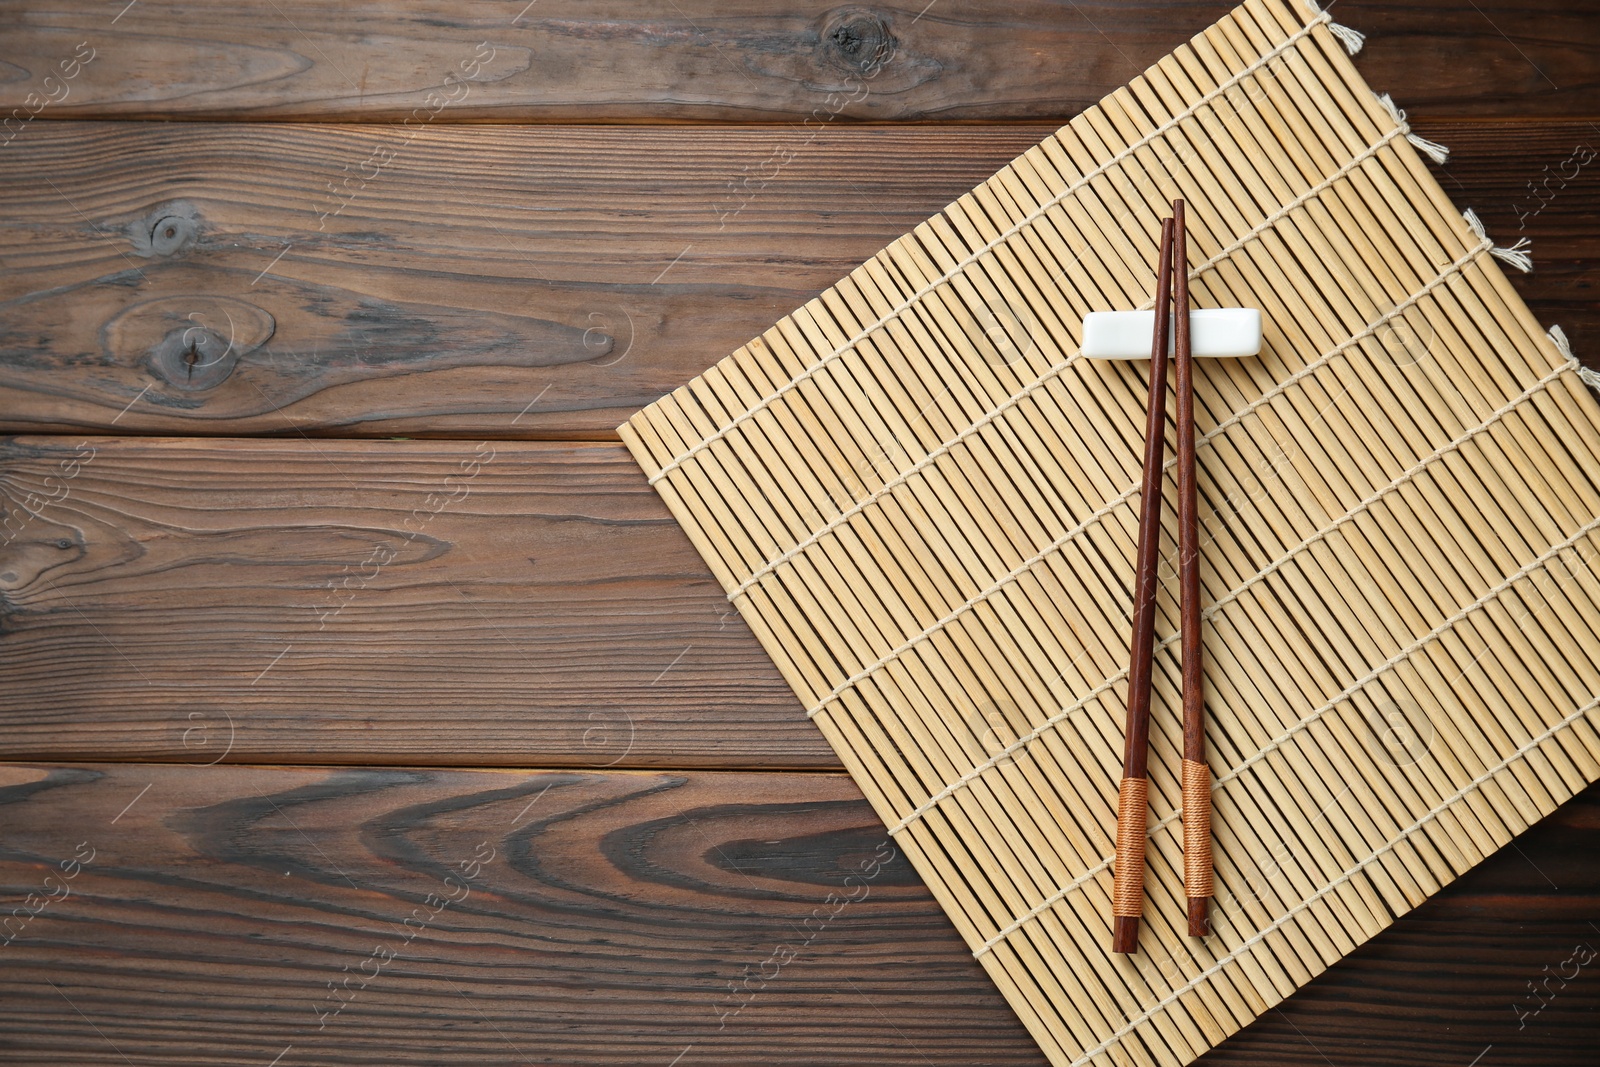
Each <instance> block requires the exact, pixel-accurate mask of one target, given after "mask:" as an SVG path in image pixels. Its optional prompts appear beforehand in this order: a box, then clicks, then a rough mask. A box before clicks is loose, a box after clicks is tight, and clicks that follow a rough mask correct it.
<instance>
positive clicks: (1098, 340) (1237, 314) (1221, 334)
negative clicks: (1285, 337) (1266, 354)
mask: <svg viewBox="0 0 1600 1067" xmlns="http://www.w3.org/2000/svg"><path fill="white" fill-rule="evenodd" d="M1155 328H1156V313H1155V312H1154V311H1091V312H1089V314H1087V315H1085V316H1084V317H1083V346H1082V352H1083V355H1084V356H1086V357H1087V358H1089V359H1149V358H1150V335H1151V334H1152V333H1154V332H1155ZM1168 339H1169V341H1168V343H1169V345H1170V343H1171V340H1170V339H1171V332H1170V330H1169V332H1168ZM1189 346H1190V350H1191V352H1192V354H1193V355H1194V357H1195V358H1196V359H1239V358H1242V357H1245V356H1253V355H1255V354H1256V353H1258V352H1260V351H1261V312H1260V311H1258V310H1256V309H1255V308H1195V309H1194V310H1192V311H1190V312H1189Z"/></svg>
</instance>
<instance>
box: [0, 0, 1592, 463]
mask: <svg viewBox="0 0 1600 1067" xmlns="http://www.w3.org/2000/svg"><path fill="white" fill-rule="evenodd" d="M130 17H131V16H130ZM1419 129H1421V130H1422V132H1423V133H1425V134H1426V135H1427V136H1429V137H1432V138H1434V139H1436V140H1439V141H1442V142H1444V143H1446V144H1448V145H1449V146H1450V147H1451V148H1452V149H1453V150H1454V153H1455V154H1454V156H1453V157H1452V159H1451V161H1450V163H1449V164H1448V165H1447V167H1446V168H1445V170H1444V171H1443V174H1442V180H1443V182H1444V184H1445V187H1446V188H1447V190H1449V192H1450V194H1451V195H1452V196H1453V197H1455V198H1456V200H1457V202H1458V203H1461V204H1462V205H1463V206H1466V205H1471V206H1473V207H1474V208H1476V209H1477V210H1478V212H1479V213H1480V214H1481V215H1483V216H1484V218H1485V220H1486V222H1487V223H1488V224H1489V227H1490V233H1491V235H1493V236H1495V237H1496V238H1497V239H1503V240H1505V241H1506V242H1507V243H1510V242H1511V241H1513V240H1515V239H1516V238H1517V237H1520V236H1528V237H1531V238H1532V240H1533V243H1534V249H1533V250H1534V256H1535V262H1536V265H1537V269H1536V270H1535V272H1534V274H1533V275H1531V276H1528V277H1526V278H1524V277H1521V276H1519V277H1518V278H1517V279H1516V284H1517V285H1518V287H1519V290H1520V291H1521V292H1522V294H1523V295H1524V296H1525V297H1526V298H1527V299H1528V300H1529V301H1530V303H1531V304H1532V306H1533V308H1534V311H1535V312H1536V313H1537V314H1539V315H1541V317H1543V318H1544V319H1545V321H1556V322H1560V323H1562V324H1563V326H1565V328H1566V329H1567V331H1568V333H1569V334H1570V335H1571V336H1572V338H1573V341H1574V344H1575V346H1576V349H1577V351H1578V352H1580V353H1584V352H1591V353H1592V352H1600V312H1597V309H1596V306H1595V302H1594V293H1595V291H1596V284H1597V281H1600V273H1597V272H1600V213H1597V211H1596V207H1595V205H1596V204H1597V203H1600V196H1597V193H1600V161H1594V160H1591V161H1590V162H1588V163H1587V164H1580V163H1578V162H1575V160H1578V159H1583V158H1585V152H1584V150H1585V149H1588V151H1589V152H1590V153H1592V152H1593V151H1594V150H1595V149H1600V134H1597V133H1596V132H1595V129H1594V128H1593V127H1592V126H1589V125H1588V124H1585V123H1550V124H1538V125H1534V126H1531V127H1530V126H1528V125H1526V124H1520V123H1519V124H1511V123H1494V124H1484V125H1464V124H1458V125H1452V126H1433V125H1424V126H1419ZM1049 132H1050V129H1049V128H1048V127H1043V126H1030V127H995V128H970V127H944V128H936V129H885V128H845V127H842V126H836V127H830V128H828V129H826V130H825V131H822V132H818V133H816V134H815V139H814V140H809V141H808V138H810V137H812V136H813V134H812V133H808V132H806V131H805V130H803V129H798V128H794V127H774V128H743V129H735V130H722V129H707V128H699V129H692V128H661V129H649V130H643V129H617V128H571V129H568V128H527V127H467V128H454V129H445V128H434V129H429V130H426V131H424V132H422V133H421V134H418V135H417V137H416V138H415V139H414V140H411V141H410V142H402V141H401V140H399V139H397V138H396V136H395V135H393V134H391V133H386V132H383V131H379V130H371V129H363V128H351V127H335V126H316V127H301V126H273V125H255V126H225V125H224V126H216V125H206V124H144V123H135V124H124V123H87V124H78V123H37V124H35V125H34V126H32V127H30V128H29V129H28V130H27V131H25V134H24V135H23V136H21V137H19V138H18V139H17V140H16V141H15V143H13V144H12V145H10V146H9V147H8V148H6V149H5V150H4V151H0V312H3V314H0V429H3V430H12V431H27V430H30V429H34V430H61V431H63V432H78V431H94V432H104V431H107V430H109V431H111V432H117V433H164V434H296V433H305V434H311V435H326V434H340V435H375V434H376V435H382V434H449V435H459V436H474V437H477V436H489V437H518V436H523V437H526V436H571V435H585V436H596V435H598V436H605V437H610V436H611V431H612V429H613V427H615V426H616V425H617V424H618V423H619V422H621V421H622V420H623V419H624V418H626V417H627V416H628V415H630V414H632V413H633V412H634V411H635V410H637V409H638V408H640V407H642V406H643V405H645V404H646V403H648V402H650V401H651V400H654V399H655V398H656V397H658V396H660V395H661V394H663V393H665V392H667V391H669V390H671V389H673V388H676V387H677V386H678V385H681V384H682V383H683V382H685V381H687V380H689V379H690V378H691V377H693V376H694V375H696V374H698V373H699V372H701V371H702V370H704V369H705V368H706V367H707V366H709V365H710V364H711V363H713V362H715V361H716V360H717V359H720V358H721V357H722V356H724V355H726V354H727V353H728V352H730V351H732V350H733V349H734V348H736V347H737V346H739V345H741V344H743V343H744V342H745V341H747V340H749V339H750V338H751V337H753V336H755V335H756V334H757V333H759V332H760V331H762V330H764V329H765V328H766V327H767V326H769V325H771V323H772V322H774V321H775V320H777V319H778V318H780V317H781V316H782V315H784V314H786V313H788V312H789V311H790V310H792V309H793V308H795V307H796V306H798V305H799V304H801V303H803V302H804V301H805V300H808V299H810V298H811V297H813V296H815V295H816V294H817V293H818V292H820V291H821V290H822V289H824V288H826V287H827V286H829V285H831V284H832V283H833V282H834V281H836V280H837V279H838V278H839V277H840V276H842V275H843V274H845V273H846V272H847V271H849V270H850V269H852V268H853V267H855V266H856V265H857V264H858V263H860V262H861V261H862V260H864V259H866V258H867V257H868V256H870V255H872V254H873V253H874V252H876V251H877V250H878V249H879V248H881V247H882V246H883V245H885V244H887V243H888V242H889V241H891V240H893V239H894V238H895V237H898V236H899V235H900V234H901V233H903V232H905V231H906V230H908V229H909V228H911V227H912V226H913V225H915V224H916V223H917V222H920V221H921V220H922V219H923V218H925V217H927V216H928V215H929V214H932V213H933V212H935V211H938V210H939V209H940V208H941V207H943V206H944V205H945V204H946V203H948V202H949V201H950V200H951V199H953V198H954V197H956V196H957V195H959V194H961V193H963V192H965V191H966V190H968V189H969V188H971V187H972V186H973V185H975V184H976V183H977V182H979V181H981V180H983V179H984V178H987V177H988V176H989V175H990V174H991V173H992V172H993V171H994V170H995V169H996V168H998V167H999V166H1002V165H1003V164H1004V163H1006V162H1007V161H1009V160H1010V159H1011V158H1013V157H1014V156H1015V155H1017V154H1018V153H1019V152H1021V151H1022V150H1024V149H1025V148H1027V147H1028V146H1030V145H1032V144H1034V143H1036V142H1037V141H1038V140H1039V139H1041V138H1043V137H1044V136H1046V135H1047V134H1048V133H1049ZM385 151H392V152H394V153H395V155H394V157H393V158H392V159H388V160H387V162H383V163H380V162H379V161H381V160H384V159H385V157H384V156H383V155H382V154H381V153H383V152H385ZM374 153H379V154H378V155H374ZM785 153H788V155H786V154H785ZM367 161H371V162H367ZM370 174H375V175H376V176H375V177H374V178H373V179H372V180H370V181H368V180H366V178H365V176H366V175H370ZM347 181H348V182H350V183H351V184H350V185H349V186H343V185H341V186H340V188H341V192H340V193H339V195H338V196H334V195H332V194H330V193H329V191H328V188H327V187H328V184H329V183H330V182H333V183H344V182H347ZM1530 186H1531V188H1530ZM346 196H349V197H350V199H349V202H348V203H347V204H346V203H345V200H344V197H346ZM341 204H343V205H344V206H343V207H342V209H341V208H340V205H341ZM1536 209H1537V210H1536ZM334 211H337V214H333V213H332V212H334ZM322 212H329V213H330V214H328V216H327V217H326V218H325V219H320V218H319V214H320V213H322ZM319 227H320V228H319ZM1519 227H1520V229H1519ZM169 231H170V236H169ZM230 340H231V341H232V344H231V346H230V344H229V341H230Z"/></svg>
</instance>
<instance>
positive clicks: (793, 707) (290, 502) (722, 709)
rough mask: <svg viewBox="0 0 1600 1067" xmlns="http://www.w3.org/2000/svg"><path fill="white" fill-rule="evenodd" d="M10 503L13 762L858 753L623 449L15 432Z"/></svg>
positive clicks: (7, 490)
mask: <svg viewBox="0 0 1600 1067" xmlns="http://www.w3.org/2000/svg"><path fill="white" fill-rule="evenodd" d="M80 446H84V447H81V448H80ZM91 450H92V452H91ZM80 457H81V458H80ZM74 463H75V464H76V465H75V466H71V467H69V468H67V469H66V471H64V469H63V464H74ZM69 474H70V476H68V475H69ZM0 503H3V504H4V505H5V507H6V509H7V520H8V521H9V522H10V526H8V528H7V531H6V532H7V534H8V535H9V536H10V538H11V540H10V544H8V545H7V546H6V547H5V548H4V549H3V550H0V561H3V562H0V635H3V638H0V639H3V641H4V648H5V652H6V655H5V658H4V660H3V661H0V721H4V723H5V724H6V726H5V730H4V731H3V733H0V755H3V756H4V757H6V758H11V759H18V758H28V759H146V760H159V761H168V762H174V761H175V762H181V763H191V764H192V763H209V762H211V761H213V760H217V759H222V758H224V752H226V753H227V755H226V758H227V759H228V760H229V761H230V762H235V763H237V762H262V761H266V762H278V761H283V762H292V763H324V762H333V763H356V764H359V763H431V764H441V763H442V764H456V765H466V766H484V765H488V766H499V765H513V766H517V765H529V764H534V765H573V766H585V767H603V766H610V765H620V766H640V767H648V766H667V767H707V766H713V767H715V766H720V767H754V766H781V767H815V766H822V767H830V768H833V767H838V766H839V763H838V759H837V758H836V757H835V756H834V755H833V753H832V751H831V750H830V749H829V748H828V746H827V743H826V742H825V741H823V739H822V737H821V735H820V734H818V732H817V730H816V728H815V727H814V726H812V725H811V723H809V722H808V721H806V718H805V716H804V714H803V712H802V709H801V707H800V704H799V701H797V700H796V699H795V697H794V694H793V692H792V691H790V689H789V687H788V686H787V685H786V684H785V683H784V682H783V679H782V678H781V677H780V676H779V674H778V672H777V669H776V668H775V667H774V666H773V665H772V661H771V660H770V659H768V658H767V656H766V654H765V653H764V652H763V651H762V650H761V646H760V645H759V644H757V642H756V640H755V638H754V636H753V635H751V633H750V631H749V629H748V628H747V627H746V626H745V624H744V622H743V620H741V619H740V618H739V616H738V613H737V612H735V611H734V610H733V609H732V607H731V606H730V605H729V603H728V600H727V598H726V597H725V596H724V595H723V593H722V591H721V589H720V588H718V587H717V584H716V582H715V581H714V580H713V579H712V578H711V576H710V575H709V574H708V573H706V569H705V564H704V563H703V562H701V560H700V557H699V556H698V555H697V554H696V553H695V551H694V549H693V548H692V547H691V546H690V544H689V540H688V538H687V537H685V536H684V534H683V531H682V530H680V529H679V528H678V525H677V523H675V522H674V521H673V520H672V518H671V516H670V515H668V513H667V510H666V507H665V506H664V505H663V504H662V503H661V500H660V498H659V497H658V496H656V494H655V492H654V491H653V490H651V489H650V487H649V486H647V485H646V484H645V480H644V476H643V475H642V474H641V473H640V472H639V468H638V466H637V465H636V464H635V463H634V462H633V460H632V459H631V458H630V457H629V456H628V455H627V453H626V452H625V451H624V450H623V448H622V446H621V445H617V444H608V443H596V444H582V443H544V442H519V441H478V442H469V441H339V440H327V441H317V442H315V443H309V442H307V441H306V440H305V439H304V438H295V439H292V440H200V439H193V438H188V439H185V438H176V439H131V440H130V439H122V440H118V439H114V438H69V437H27V438H13V439H11V440H9V441H8V442H4V443H0Z"/></svg>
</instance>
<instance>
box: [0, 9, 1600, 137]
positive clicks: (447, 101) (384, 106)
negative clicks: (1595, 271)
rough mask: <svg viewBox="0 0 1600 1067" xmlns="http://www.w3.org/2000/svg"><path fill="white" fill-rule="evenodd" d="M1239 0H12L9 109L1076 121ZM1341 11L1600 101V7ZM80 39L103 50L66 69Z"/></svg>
mask: <svg viewBox="0 0 1600 1067" xmlns="http://www.w3.org/2000/svg"><path fill="white" fill-rule="evenodd" d="M1232 6H1233V4H1232V3H1230V2H1228V0H1202V2H1192V0H1191V2H1188V3H1181V4H1145V3H1113V2H1107V0H1098V2H1093V3H1083V4H1078V3H1073V4H1066V5H1062V4H1057V3H1050V2H1047V0H1004V2H1001V0H988V2H981V3H963V4H952V3H934V4H924V3H923V2H922V0H916V2H914V3H910V4H904V5H901V4H881V3H867V4H852V5H845V6H840V5H837V4H834V3H832V2H827V3H823V2H812V3H805V4H790V5H784V6H782V7H779V8H774V6H773V5H771V4H766V3H760V2H754V0H731V2H730V0H718V2H716V3H711V2H709V0H698V2H686V3H682V4H671V5H661V6H657V5H644V6H638V5H625V4H617V3H601V4H597V3H593V2H583V0H540V2H538V3H537V4H528V5H526V7H525V6H524V5H523V4H521V3H496V4H489V3H481V2H480V3H473V4H460V3H448V2H445V0H426V2H423V3H410V4H406V5H404V7H403V8H400V7H397V6H395V5H393V4H384V3H373V2H370V0H369V2H366V3H361V4H343V5H335V6H333V7H329V6H328V5H323V4H317V3H314V2H312V0H275V2H272V3H253V4H243V5H220V6H219V5H215V4H206V3H201V2H195V0H189V2H184V3H171V4H153V3H140V4H137V5H132V4H130V5H128V9H127V10H120V9H121V7H122V5H120V4H113V5H105V6H99V5H96V6H93V7H84V6H81V5H66V4H41V3H36V2H32V3H30V2H23V0H12V2H8V3H6V4H5V5H3V7H0V12H3V13H0V22H3V23H4V24H5V25H6V26H7V28H8V32H7V34H6V38H5V41H4V44H3V46H0V78H3V80H0V112H10V111H12V110H14V109H15V110H20V111H21V113H22V114H24V115H26V114H27V113H28V112H29V110H33V109H37V108H38V107H39V106H40V103H41V102H43V106H44V110H43V111H42V112H41V114H43V115H47V116H51V117H56V116H72V117H80V118H90V117H101V116H110V115H115V116H120V117H139V118H166V117H185V118H228V119H240V118H245V119H286V118H287V119H305V118H322V117H327V116H334V117H337V118H339V119H341V120H345V119H356V120H364V121H403V120H405V119H406V118H407V117H413V119H414V121H451V122H454V121H463V120H473V119H478V120H481V119H496V120H501V121H506V120H510V121H530V120H535V121H545V122H549V121H560V122H570V121H581V122H592V121H637V120H651V121H660V120H669V119H670V120H686V119H687V120H705V119H740V120H745V121H750V120H757V121H766V120H774V119H775V120H779V121H789V120H799V119H803V118H804V117H806V116H807V115H810V114H812V113H813V111H814V110H821V111H823V113H825V114H826V113H832V112H837V113H839V115H840V116H841V118H843V119H845V120H852V119H896V120H905V119H932V118H937V119H968V120H975V119H981V120H987V121H995V120H1006V119H1019V118H1020V119H1041V118H1044V119H1062V120H1064V119H1066V118H1068V117H1070V116H1072V115H1074V114H1076V113H1077V112H1078V111H1081V110H1082V109H1083V108H1085V107H1087V106H1089V105H1090V104H1093V103H1094V102H1095V101H1097V100H1099V99H1100V98H1101V97H1102V96H1104V95H1106V94H1107V93H1110V92H1111V91H1113V90H1114V89H1116V88H1117V87H1119V86H1120V85H1122V84H1123V83H1124V82H1126V81H1127V80H1128V79H1129V78H1131V77H1133V76H1134V75H1135V74H1137V73H1139V72H1140V71H1141V70H1143V69H1144V68H1145V67H1147V66H1148V65H1150V64H1151V63H1153V62H1154V61H1155V60H1157V59H1159V58H1160V57H1161V56H1163V55H1165V54H1166V53H1167V52H1169V51H1171V50H1172V49H1173V48H1174V47H1175V46H1177V45H1178V44H1179V43H1181V42H1183V41H1185V40H1187V39H1188V38H1189V37H1190V36H1192V35H1193V34H1195V33H1197V32H1199V31H1200V30H1201V29H1203V28H1204V27H1206V26H1208V25H1210V24H1211V23H1212V22H1214V21H1215V20H1216V19H1218V18H1219V17H1221V16H1222V15H1223V14H1224V13H1225V12H1227V11H1228V10H1229V9H1230V8H1231V7H1232ZM1337 17H1338V18H1339V19H1340V20H1341V21H1343V22H1346V23H1348V24H1349V25H1351V26H1352V27H1354V28H1355V29H1358V30H1361V31H1364V32H1366V33H1367V34H1368V35H1369V39H1368V44H1367V48H1366V50H1365V51H1364V52H1363V53H1362V55H1361V56H1360V57H1359V63H1360V66H1361V69H1362V71H1363V73H1364V74H1365V75H1366V77H1367V79H1368V80H1369V81H1370V82H1371V83H1372V84H1373V85H1375V86H1378V87H1381V88H1383V89H1387V90H1389V91H1391V92H1394V93H1395V94H1396V96H1397V98H1402V99H1403V100H1404V101H1405V102H1406V103H1407V104H1409V105H1416V106H1422V105H1427V106H1429V107H1430V108H1432V109H1435V110H1437V111H1438V112H1439V113H1440V114H1441V115H1446V116H1451V117H1459V116H1467V115H1472V116H1497V117H1505V116H1508V115H1515V116H1525V115H1528V114H1530V113H1539V114H1545V115H1558V114H1559V115H1593V114H1595V113H1596V111H1597V110H1600V109H1597V108H1596V98H1597V97H1596V92H1597V87H1600V77H1597V74H1596V71H1597V70H1600V64H1597V62H1596V59H1597V52H1600V27H1597V25H1596V20H1595V19H1594V18H1593V17H1592V11H1585V10H1584V8H1583V6H1582V5H1576V6H1575V5H1572V4H1560V3H1555V2H1553V0H1537V2H1522V3H1518V2H1515V0H1483V2H1482V3H1479V4H1475V5H1464V4H1460V3H1457V2H1454V0H1411V2H1409V3H1405V4H1394V3H1379V2H1378V0H1345V2H1344V3H1341V4H1340V5H1339V11H1338V16H1337ZM80 46H84V48H83V49H82V50H80ZM79 54H81V55H82V56H86V57H92V58H89V59H88V61H87V62H86V63H85V62H83V61H82V60H79V61H78V62H77V63H76V64H72V65H69V66H67V67H61V66H60V64H61V63H62V62H63V61H64V60H69V59H70V58H71V57H73V56H75V55H79ZM66 71H73V72H75V73H74V75H73V76H72V77H71V78H63V77H62V75H63V73H64V72H66ZM452 76H453V78H452ZM52 77H53V79H54V80H53V81H51V82H46V81H45V79H46V78H52ZM29 94H34V98H33V99H32V100H30V99H29Z"/></svg>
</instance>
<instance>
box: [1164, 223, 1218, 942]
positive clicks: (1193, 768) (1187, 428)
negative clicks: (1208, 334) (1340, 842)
mask: <svg viewBox="0 0 1600 1067" xmlns="http://www.w3.org/2000/svg"><path fill="white" fill-rule="evenodd" d="M1172 218H1173V237H1172V258H1173V265H1172V271H1173V275H1174V277H1175V279H1176V280H1175V282H1174V284H1173V294H1172V300H1173V305H1174V307H1173V309H1172V314H1173V315H1174V316H1175V321H1174V323H1173V333H1174V337H1173V348H1174V353H1173V363H1174V371H1175V374H1176V377H1177V382H1176V386H1177V393H1178V592H1179V625H1180V628H1181V634H1182V636H1181V638H1180V647H1181V648H1182V649H1183V778H1182V783H1183V889H1184V895H1185V896H1186V897H1187V898H1188V904H1189V936H1190V937H1205V936H1207V935H1208V934H1209V933H1210V932H1211V928H1210V922H1209V921H1208V911H1209V905H1210V900H1211V895H1212V885H1211V769H1210V766H1209V765H1208V764H1207V763H1206V734H1205V692H1204V690H1203V689H1202V688H1201V686H1202V679H1201V674H1202V672H1201V658H1200V657H1201V644H1200V543H1199V521H1198V516H1197V515H1196V511H1197V504H1196V500H1195V496H1196V492H1195V471H1194V358H1193V355H1192V353H1191V351H1190V346H1189V262H1188V260H1189V256H1188V242H1187V240H1186V239H1185V235H1184V218H1183V201H1182V200H1174V201H1173V202H1172Z"/></svg>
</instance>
